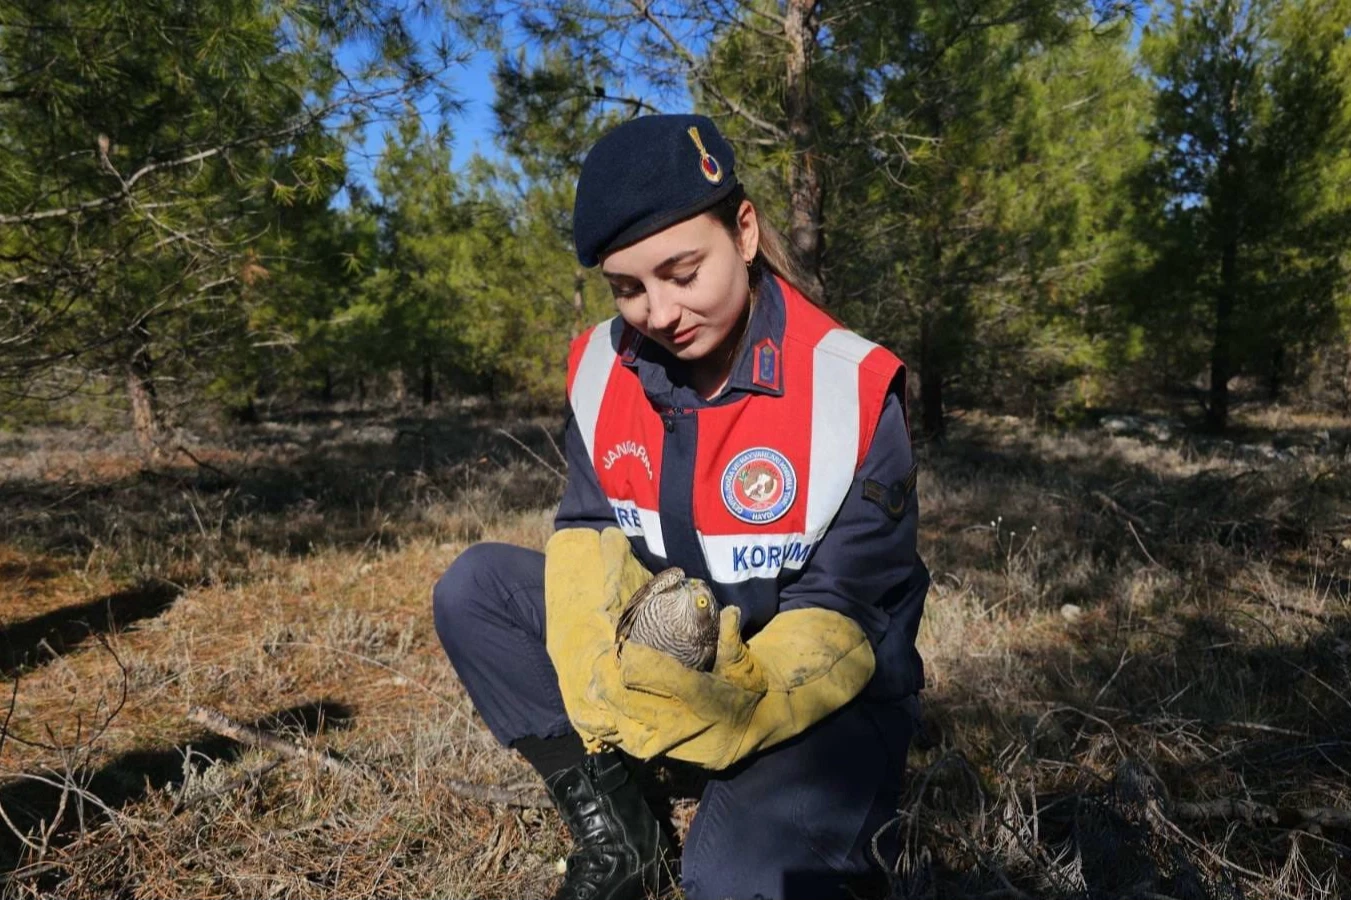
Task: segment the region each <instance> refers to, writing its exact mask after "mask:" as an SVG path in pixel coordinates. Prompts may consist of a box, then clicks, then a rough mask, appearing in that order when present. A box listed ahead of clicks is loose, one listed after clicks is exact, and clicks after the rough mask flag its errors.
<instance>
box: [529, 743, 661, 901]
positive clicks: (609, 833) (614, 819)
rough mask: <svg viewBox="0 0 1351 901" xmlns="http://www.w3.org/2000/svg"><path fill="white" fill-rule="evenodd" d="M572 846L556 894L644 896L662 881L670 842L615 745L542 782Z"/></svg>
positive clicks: (651, 892) (658, 887)
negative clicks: (560, 817) (564, 825)
mask: <svg viewBox="0 0 1351 901" xmlns="http://www.w3.org/2000/svg"><path fill="white" fill-rule="evenodd" d="M544 784H545V785H546V786H548V788H549V794H550V795H551V796H552V797H553V799H554V804H556V805H557V806H558V812H559V813H560V814H561V815H562V817H563V822H565V823H567V825H568V831H569V832H571V833H572V837H573V840H574V841H575V842H576V847H575V848H574V849H573V852H572V854H571V855H569V856H568V872H567V876H566V877H564V879H563V885H562V886H561V887H559V889H558V894H557V895H555V896H554V897H557V898H644V897H647V896H648V895H656V894H657V893H658V892H659V891H661V890H662V888H663V887H664V886H665V885H666V884H667V882H666V879H667V875H668V867H669V866H670V865H671V863H672V860H671V858H672V857H673V855H672V853H671V843H670V840H669V839H668V838H667V837H666V834H665V833H664V832H663V831H662V828H661V825H660V824H659V823H658V822H657V818H656V817H655V816H653V814H652V810H651V809H650V808H649V807H648V806H647V802H646V801H645V800H643V795H642V792H641V791H639V789H638V784H637V782H636V781H635V780H634V779H633V777H632V776H631V775H630V774H629V771H628V769H627V768H626V767H625V766H624V761H623V759H622V758H621V757H620V756H619V754H618V753H616V752H614V751H606V752H604V753H601V754H592V755H589V756H588V757H587V758H586V760H585V761H583V762H582V763H581V764H580V765H578V766H571V767H568V768H567V769H564V770H560V771H558V772H557V773H554V774H553V775H552V776H550V777H549V778H548V779H546V780H545V783H544Z"/></svg>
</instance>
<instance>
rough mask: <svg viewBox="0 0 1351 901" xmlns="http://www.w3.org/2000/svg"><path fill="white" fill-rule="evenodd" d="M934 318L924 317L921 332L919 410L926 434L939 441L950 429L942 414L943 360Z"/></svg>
mask: <svg viewBox="0 0 1351 901" xmlns="http://www.w3.org/2000/svg"><path fill="white" fill-rule="evenodd" d="M934 331H935V328H934V322H933V316H932V314H930V313H925V314H924V321H923V322H922V323H921V324H920V329H919V409H920V422H921V423H922V424H923V426H924V434H925V435H928V436H929V437H931V438H938V437H940V436H941V435H942V434H943V431H944V429H945V428H946V427H947V421H946V417H944V415H943V361H942V359H941V358H942V351H941V349H940V345H939V342H938V340H937V336H936V335H935V334H934Z"/></svg>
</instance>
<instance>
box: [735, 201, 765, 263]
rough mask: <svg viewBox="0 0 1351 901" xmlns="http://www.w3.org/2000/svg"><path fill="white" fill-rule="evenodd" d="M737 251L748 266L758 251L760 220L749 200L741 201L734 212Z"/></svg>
mask: <svg viewBox="0 0 1351 901" xmlns="http://www.w3.org/2000/svg"><path fill="white" fill-rule="evenodd" d="M736 224H737V244H738V247H737V249H738V250H740V251H741V258H742V259H743V260H745V261H746V263H747V264H748V265H749V264H750V262H751V261H752V260H754V259H755V254H756V253H757V252H758V251H759V250H760V219H759V217H758V216H757V215H756V213H755V204H753V203H751V202H750V201H749V200H743V201H741V207H740V209H738V210H737V211H736Z"/></svg>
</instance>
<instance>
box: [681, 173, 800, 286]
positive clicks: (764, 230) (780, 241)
mask: <svg viewBox="0 0 1351 901" xmlns="http://www.w3.org/2000/svg"><path fill="white" fill-rule="evenodd" d="M749 199H750V198H748V197H747V196H746V189H745V188H744V187H743V186H741V185H737V186H736V187H735V188H733V189H732V192H731V193H730V194H728V195H727V196H726V197H724V198H723V199H722V200H719V201H718V202H717V203H716V204H714V205H713V206H712V207H710V208H709V210H708V212H709V213H711V214H712V215H713V217H714V218H715V219H717V220H718V222H719V223H721V225H722V227H723V228H725V229H727V233H728V234H730V235H731V236H732V237H733V239H735V238H738V237H740V235H741V223H740V222H739V221H738V217H737V214H738V213H739V212H740V211H741V201H743V200H749ZM751 203H752V205H754V203H755V201H753V200H752V201H751ZM756 214H757V217H758V220H759V225H760V245H759V249H758V250H757V251H756V252H755V259H754V260H752V261H751V273H750V274H751V299H752V301H754V298H755V295H756V292H757V290H758V289H759V286H760V279H761V278H763V277H764V273H765V271H766V270H768V271H769V272H771V273H773V274H774V275H777V276H778V277H779V278H781V279H783V280H784V281H786V282H788V284H790V285H792V286H793V287H794V288H796V289H797V290H798V292H799V293H801V294H802V296H803V297H806V298H807V299H808V300H810V301H812V302H813V303H815V302H816V298H815V297H812V296H811V295H810V294H809V293H808V292H807V290H806V288H804V287H803V286H804V285H806V284H807V283H808V280H807V277H806V271H805V270H804V269H803V268H802V263H800V262H799V261H798V258H797V256H796V255H795V254H794V253H793V251H792V249H791V248H790V247H789V245H788V241H787V240H785V239H784V236H783V234H782V233H781V232H780V231H779V230H778V229H777V228H775V227H774V226H773V225H771V224H770V223H769V220H768V219H767V218H766V217H765V216H764V215H761V214H760V209H759V207H756Z"/></svg>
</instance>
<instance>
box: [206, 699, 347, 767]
mask: <svg viewBox="0 0 1351 901" xmlns="http://www.w3.org/2000/svg"><path fill="white" fill-rule="evenodd" d="M188 719H190V720H192V721H193V722H194V723H196V724H197V725H199V726H203V727H205V728H207V729H209V730H211V731H212V732H214V733H216V734H217V735H222V736H224V737H225V738H229V739H233V740H234V741H237V742H239V743H240V744H246V745H253V746H254V747H258V748H264V749H266V750H268V751H272V752H273V753H276V754H280V755H282V756H283V757H290V758H291V759H293V760H308V761H311V762H313V763H317V764H319V766H321V767H323V768H324V769H326V770H328V771H329V772H331V773H337V774H339V775H342V776H359V777H361V778H363V779H368V778H370V773H368V772H366V770H364V769H362V768H361V767H359V766H357V765H356V764H353V763H348V762H347V761H346V760H340V759H338V758H337V757H334V756H333V755H331V754H329V753H328V752H327V751H321V750H316V749H314V748H306V747H303V746H301V745H298V744H296V743H295V742H291V741H287V740H286V739H284V738H280V737H278V736H276V735H273V734H271V733H270V732H264V731H263V730H261V729H256V728H254V727H253V726H248V725H245V724H244V723H237V722H235V721H234V720H232V719H230V718H229V717H228V716H226V715H225V714H223V713H221V712H220V711H219V710H212V709H210V708H208V707H198V706H196V705H194V706H192V707H189V708H188Z"/></svg>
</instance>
